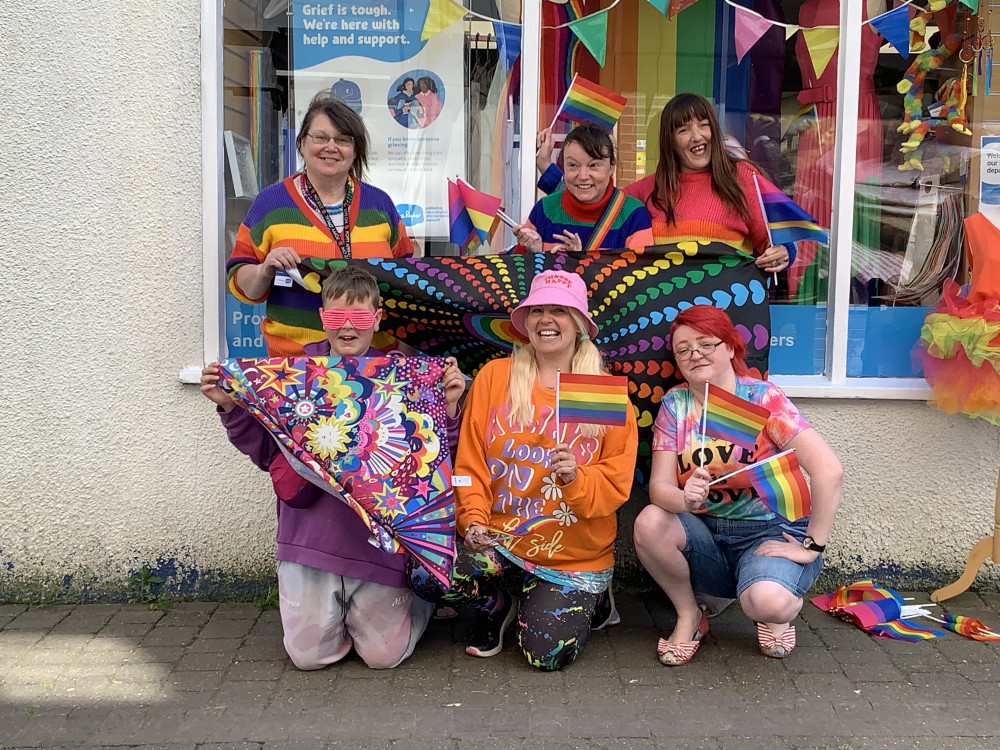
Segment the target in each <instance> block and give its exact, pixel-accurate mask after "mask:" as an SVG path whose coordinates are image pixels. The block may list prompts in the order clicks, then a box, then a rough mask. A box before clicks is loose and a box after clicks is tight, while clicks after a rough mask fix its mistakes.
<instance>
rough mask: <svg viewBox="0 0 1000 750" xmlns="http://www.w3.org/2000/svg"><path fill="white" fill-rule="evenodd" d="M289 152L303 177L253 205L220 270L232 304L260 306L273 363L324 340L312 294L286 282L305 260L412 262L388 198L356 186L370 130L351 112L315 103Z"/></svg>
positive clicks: (320, 99) (322, 97) (322, 100)
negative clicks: (234, 301) (297, 155)
mask: <svg viewBox="0 0 1000 750" xmlns="http://www.w3.org/2000/svg"><path fill="white" fill-rule="evenodd" d="M295 143H296V146H297V147H298V150H299V153H300V154H301V155H302V159H303V160H304V162H305V168H304V169H303V170H302V172H300V173H298V174H295V175H292V176H291V177H288V178H286V179H284V180H282V181H281V182H279V183H277V184H275V185H271V186H270V187H268V188H265V189H264V190H263V191H261V193H260V194H259V195H258V196H257V197H256V198H255V199H254V202H253V205H251V206H250V210H249V212H247V216H246V218H245V219H244V220H243V223H242V224H241V225H240V229H239V232H238V233H237V235H236V245H235V247H234V248H233V254H232V256H231V257H230V259H229V263H228V264H227V265H226V268H227V271H228V274H229V289H230V291H232V293H233V294H234V295H236V297H237V299H239V300H241V301H243V302H248V303H256V302H263V301H265V300H266V301H267V307H266V317H265V318H264V321H263V322H262V323H261V331H262V332H263V333H264V340H265V342H266V343H267V352H268V355H269V356H271V357H290V356H302V355H303V351H302V347H303V346H305V345H306V344H310V343H313V342H315V341H321V340H323V339H324V338H325V335H324V332H323V325H322V323H321V322H320V319H319V308H320V298H319V286H318V285H317V286H316V289H315V290H314V291H310V290H308V289H304V288H303V287H301V286H299V285H298V284H294V283H292V281H291V279H290V278H289V277H288V276H287V274H285V273H279V272H284V271H289V270H291V269H293V268H295V267H296V265H297V264H298V263H299V262H300V261H301V260H303V259H305V258H392V257H397V258H398V257H402V256H406V255H412V254H413V244H412V243H411V242H410V238H409V237H407V236H406V231H405V228H404V226H403V221H402V219H401V218H400V217H399V213H398V212H397V211H396V206H395V204H394V203H393V201H392V199H391V198H390V197H389V196H388V195H387V194H386V193H385V192H383V191H382V190H379V189H378V188H377V187H374V186H372V185H369V184H368V183H367V182H362V176H363V174H364V170H365V168H366V167H367V166H368V131H367V129H366V128H365V124H364V121H363V120H362V119H361V117H360V115H358V114H357V113H356V112H355V111H354V110H353V109H351V108H350V107H349V106H347V105H346V104H345V103H344V102H342V101H340V100H339V99H334V98H333V97H331V96H330V95H329V94H327V93H321V94H318V95H317V96H316V97H315V98H314V99H313V100H312V102H311V103H310V105H309V109H308V110H306V114H305V116H304V117H303V118H302V127H301V129H300V130H299V135H298V138H297V139H296V142H295Z"/></svg>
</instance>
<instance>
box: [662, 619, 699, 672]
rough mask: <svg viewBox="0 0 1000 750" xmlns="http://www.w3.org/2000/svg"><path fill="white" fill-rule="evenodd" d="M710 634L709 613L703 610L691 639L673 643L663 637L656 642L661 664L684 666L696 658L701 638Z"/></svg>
mask: <svg viewBox="0 0 1000 750" xmlns="http://www.w3.org/2000/svg"><path fill="white" fill-rule="evenodd" d="M706 635H708V613H707V612H706V611H705V610H702V612H701V622H699V623H698V630H696V631H695V634H694V637H693V638H692V639H691V640H690V641H682V642H681V643H672V642H670V641H668V640H667V639H666V638H661V639H660V640H659V642H658V643H657V644H656V657H657V658H658V659H659V660H660V664H663V665H664V666H667V667H682V666H684V665H685V664H687V663H688V662H689V661H691V660H692V659H693V658H694V655H695V654H696V653H697V652H698V647H699V646H700V645H701V639H702V638H704V637H705V636H706Z"/></svg>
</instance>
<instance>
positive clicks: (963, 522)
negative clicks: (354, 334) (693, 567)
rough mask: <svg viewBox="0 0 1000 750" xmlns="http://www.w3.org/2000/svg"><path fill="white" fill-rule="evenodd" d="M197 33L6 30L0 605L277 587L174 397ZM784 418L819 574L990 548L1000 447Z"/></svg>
mask: <svg viewBox="0 0 1000 750" xmlns="http://www.w3.org/2000/svg"><path fill="white" fill-rule="evenodd" d="M200 22H201V20H200V17H199V4H198V3H197V2H189V3H174V2H165V1H164V0H159V2H148V3H134V2H123V1H122V0H118V1H117V2H115V1H109V0H89V1H87V0H78V1H77V2H74V3H65V2H56V0H35V2H33V3H30V4H28V3H10V4H8V7H5V10H4V12H3V13H2V14H0V39H3V40H4V44H3V45H0V63H2V67H3V69H4V70H6V71H8V74H7V75H6V76H4V77H3V78H2V79H0V80H2V83H0V87H2V88H0V90H2V91H3V101H4V104H5V115H4V117H0V154H2V158H0V168H2V169H3V174H4V176H5V179H4V180H2V181H0V215H2V218H3V222H2V223H3V226H4V228H5V236H4V241H3V242H0V262H2V269H3V272H2V277H3V280H4V287H5V288H6V294H5V295H4V296H3V301H2V303H0V305H2V308H3V309H2V317H0V319H2V321H3V329H2V332H0V371H2V372H3V377H2V378H0V403H2V404H3V406H4V408H3V410H2V413H0V435H2V437H3V443H4V447H5V448H4V458H3V461H2V462H0V599H2V598H4V597H11V596H22V597H23V596H31V595H34V596H38V595H41V594H45V595H53V594H57V593H59V592H60V591H62V590H63V589H64V588H65V583H66V580H67V579H66V576H71V578H70V579H68V580H69V584H68V586H69V591H70V594H71V595H76V594H78V593H79V592H80V591H81V590H85V591H86V592H87V593H89V594H91V595H98V594H114V593H115V592H116V591H120V590H121V589H122V588H123V587H124V579H125V577H126V576H127V575H128V574H129V573H130V572H131V571H133V570H135V569H136V568H138V567H140V566H141V565H143V564H149V565H150V566H151V567H157V565H158V563H159V562H162V561H167V562H168V567H169V563H170V561H173V562H174V563H176V565H177V566H178V567H177V576H178V581H179V582H180V583H181V584H183V586H182V587H183V588H184V590H185V591H187V590H191V589H192V588H193V589H195V590H201V591H202V592H209V591H214V592H217V593H218V592H226V591H229V592H233V593H236V594H239V593H242V592H243V591H244V589H243V588H241V587H242V585H243V583H245V582H247V581H256V582H259V581H262V580H266V579H267V577H268V576H269V575H270V574H271V572H272V570H273V549H274V542H273V536H274V522H273V516H274V510H273V500H272V499H271V498H272V496H271V495H270V493H269V483H268V482H267V477H266V476H264V475H263V474H261V473H259V472H257V471H256V469H254V468H253V467H252V466H251V465H250V464H249V462H248V461H247V460H245V459H244V458H243V457H242V456H240V455H238V454H237V453H236V452H235V451H234V450H233V449H232V448H231V447H230V445H229V444H228V442H227V441H226V440H225V437H224V432H223V430H222V428H221V426H220V425H219V422H218V420H217V418H216V417H215V415H214V414H213V411H212V408H211V405H210V404H209V403H208V402H207V401H206V400H205V399H204V398H202V396H201V395H200V394H199V393H198V390H197V388H196V387H194V386H184V385H181V384H180V383H179V382H178V380H177V373H178V371H179V370H180V368H181V367H183V366H185V365H193V364H201V358H202V335H203V334H202V313H203V309H202V308H203V303H202V285H201V270H202V255H201V241H202V238H201V194H200V185H201V174H200V169H201V167H200V155H201V140H200V138H201V130H200V107H201V102H200V84H199V76H200V68H199V66H200V61H199V49H200V48H199V44H200V38H199V37H200V28H201V27H200ZM800 406H801V408H802V409H803V411H804V412H805V414H806V416H807V417H808V418H809V419H810V420H812V421H813V423H814V424H815V425H816V426H817V427H818V428H819V429H820V431H821V432H822V433H823V434H824V435H825V436H826V437H827V439H828V440H829V441H830V443H831V444H832V445H833V446H834V449H835V450H836V451H837V453H838V454H839V455H840V456H841V458H842V460H843V462H844V466H845V469H846V474H847V482H846V489H845V498H844V506H843V510H842V512H841V514H840V518H839V522H838V524H837V527H836V529H835V534H834V539H833V542H832V546H831V552H830V554H829V555H828V558H829V561H830V563H831V564H832V566H834V567H836V568H839V569H841V570H843V571H845V572H846V573H866V572H869V571H874V572H876V574H892V575H896V576H897V580H895V581H893V582H894V583H897V585H899V581H900V580H902V581H904V582H905V581H910V582H912V585H914V586H916V585H926V583H927V582H934V581H936V582H938V583H945V582H948V580H949V578H948V576H949V575H952V576H953V575H955V574H957V573H958V572H959V571H960V570H961V567H962V565H963V563H964V559H965V555H966V553H967V552H968V549H969V548H970V547H971V546H972V544H974V543H975V542H976V541H978V539H979V538H981V537H982V536H984V535H986V534H988V533H989V532H990V531H991V529H992V523H993V498H994V489H995V482H996V476H997V466H998V461H1000V432H998V430H997V429H996V428H995V427H992V426H991V425H988V424H986V423H974V422H972V421H970V420H968V419H966V418H964V417H954V416H946V415H943V414H939V413H937V412H934V411H932V410H930V409H929V408H927V407H926V406H925V405H923V404H922V403H913V402H889V401H846V400H836V401H824V400H819V399H811V400H802V401H800ZM626 525H627V524H626ZM629 552H630V551H628V550H623V551H622V553H621V557H622V561H623V563H624V565H623V568H624V570H623V571H622V572H623V573H627V572H628V570H627V569H628V568H629V567H630V565H629V560H630V558H631V559H634V557H632V556H631V555H630V553H629ZM887 582H888V581H887ZM996 582H997V574H996V571H995V569H993V568H989V569H988V574H987V575H985V576H982V577H981V578H980V579H979V584H980V585H988V586H995V585H996ZM199 587H200V589H199Z"/></svg>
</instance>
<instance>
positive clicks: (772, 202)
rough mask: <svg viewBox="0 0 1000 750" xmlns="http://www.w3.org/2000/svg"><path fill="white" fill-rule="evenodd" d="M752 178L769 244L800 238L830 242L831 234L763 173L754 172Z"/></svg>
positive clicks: (795, 240)
mask: <svg viewBox="0 0 1000 750" xmlns="http://www.w3.org/2000/svg"><path fill="white" fill-rule="evenodd" d="M753 179H754V183H755V184H756V186H757V198H758V199H759V200H760V210H761V211H763V213H764V220H765V221H766V222H767V234H768V236H769V237H770V238H771V244H772V245H785V244H788V243H789V242H802V241H803V240H813V241H815V242H819V243H821V244H823V245H829V244H830V234H829V233H828V232H827V231H826V230H825V229H823V227H821V226H820V225H819V224H817V223H816V219H814V218H813V217H812V216H810V215H809V214H807V213H806V212H805V210H804V209H803V208H802V207H801V206H799V204H798V203H796V202H795V201H793V200H792V199H791V198H789V197H788V196H787V195H785V194H784V193H783V192H781V190H780V189H778V188H777V187H775V186H774V185H773V184H771V182H770V181H768V179H767V178H766V177H763V176H761V175H759V174H754V176H753Z"/></svg>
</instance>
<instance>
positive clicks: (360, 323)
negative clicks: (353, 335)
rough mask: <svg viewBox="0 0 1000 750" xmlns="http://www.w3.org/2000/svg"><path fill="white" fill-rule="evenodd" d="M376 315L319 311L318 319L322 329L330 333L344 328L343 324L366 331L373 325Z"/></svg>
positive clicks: (371, 313)
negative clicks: (321, 322)
mask: <svg viewBox="0 0 1000 750" xmlns="http://www.w3.org/2000/svg"><path fill="white" fill-rule="evenodd" d="M376 315H377V313H373V312H369V311H368V310H320V311H319V318H320V320H322V321H323V327H324V328H327V329H329V330H331V331H336V330H338V329H340V328H343V327H344V324H345V323H350V324H351V325H352V326H354V327H355V328H357V329H358V330H359V331H367V330H368V329H369V328H371V327H372V326H374V325H375V316H376Z"/></svg>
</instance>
